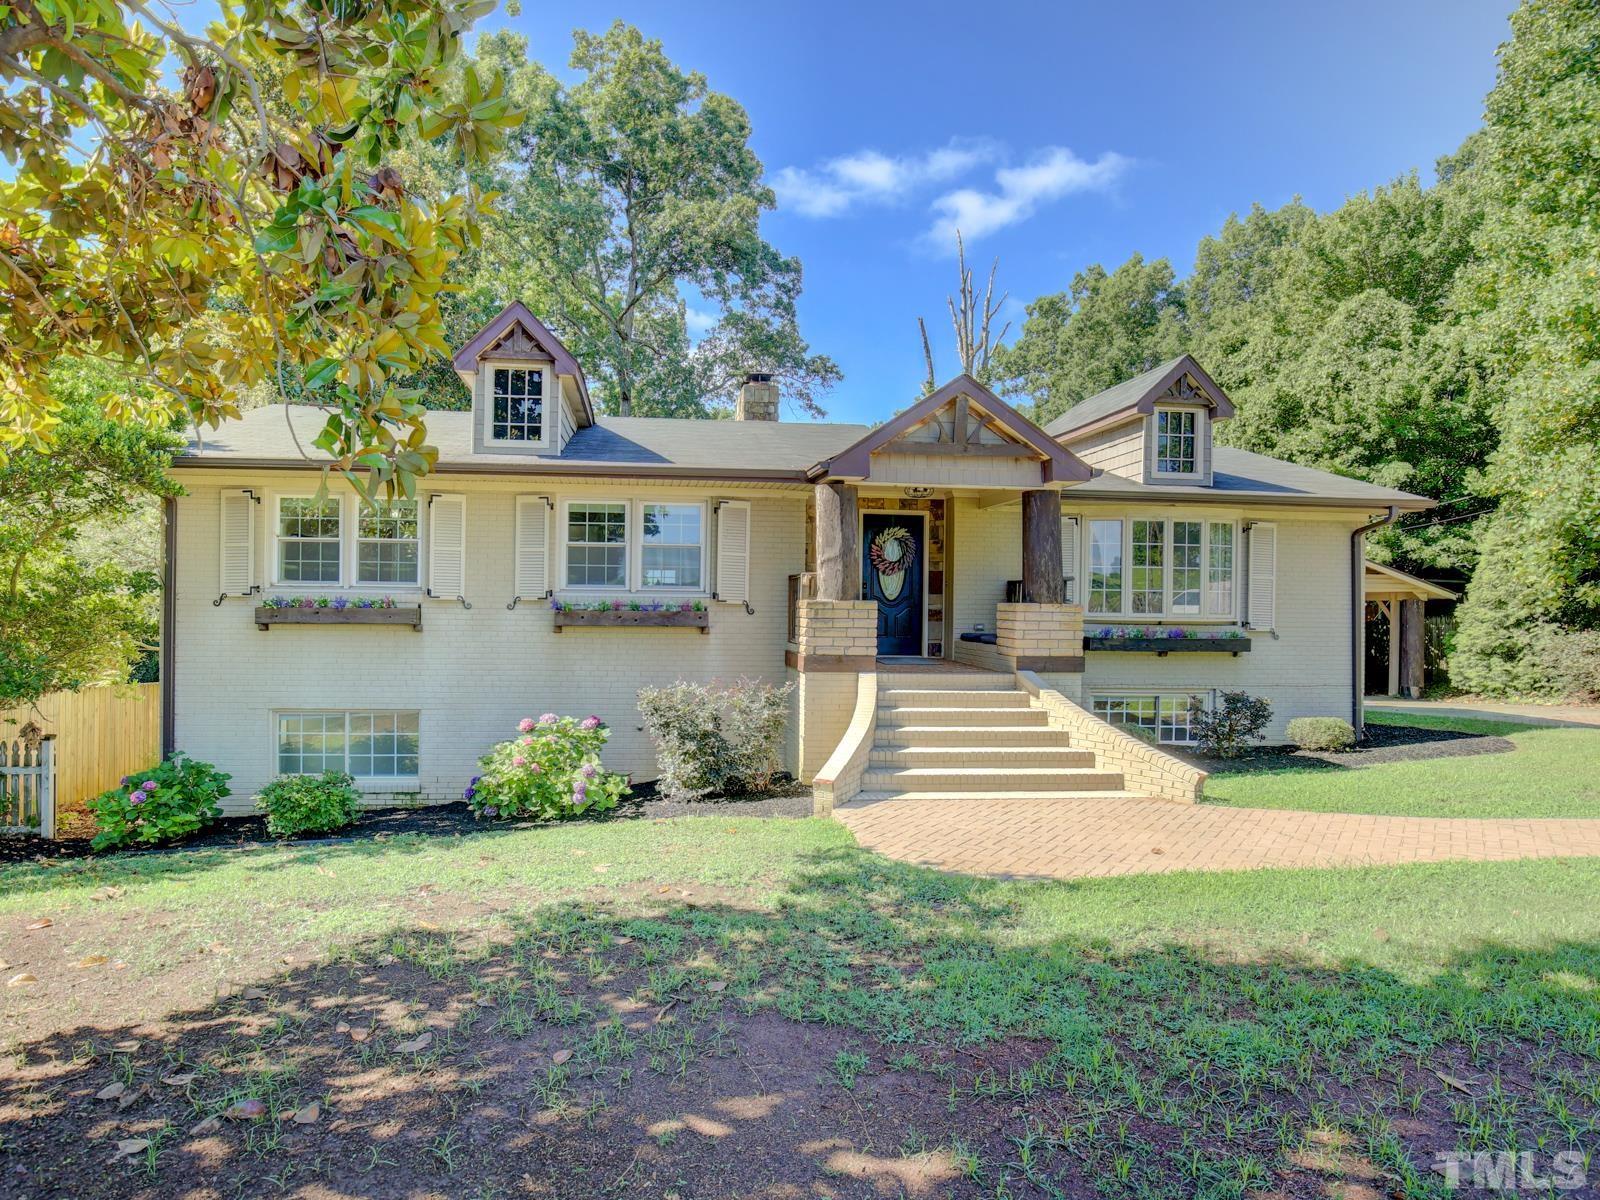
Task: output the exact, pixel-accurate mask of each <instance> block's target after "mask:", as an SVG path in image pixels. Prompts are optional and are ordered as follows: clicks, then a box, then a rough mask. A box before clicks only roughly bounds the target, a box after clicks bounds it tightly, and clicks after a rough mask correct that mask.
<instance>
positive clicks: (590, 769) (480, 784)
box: [462, 713, 628, 820]
mask: <svg viewBox="0 0 1600 1200" xmlns="http://www.w3.org/2000/svg"><path fill="white" fill-rule="evenodd" d="M517 730H518V736H517V737H514V738H512V739H510V740H509V741H505V742H501V743H500V744H499V745H498V746H496V747H495V748H494V749H493V750H491V751H489V753H488V754H485V755H484V756H483V757H482V758H481V759H479V760H478V765H479V767H480V768H481V769H482V773H481V774H479V775H477V776H475V777H474V778H473V780H472V782H471V783H470V784H468V785H467V789H466V791H465V792H463V793H462V796H463V798H464V799H465V800H466V802H467V803H468V804H469V805H471V806H472V811H473V812H475V813H476V814H477V815H478V816H480V817H536V818H539V819H541V820H559V819H560V818H562V817H575V816H577V815H578V814H580V813H588V812H604V811H605V810H606V809H610V808H615V807H616V806H617V801H618V800H620V799H621V798H622V797H623V796H625V795H627V793H628V779H627V776H625V775H619V774H617V773H616V772H614V771H607V770H605V769H604V768H602V767H601V765H600V751H601V749H602V748H603V747H604V746H605V744H606V739H608V738H609V737H610V736H611V730H610V729H608V728H607V727H606V724H605V722H604V721H602V720H601V719H600V718H599V717H593V716H591V717H584V718H582V719H579V718H578V717H561V716H557V715H556V714H555V713H545V714H544V715H543V716H542V717H540V718H539V719H538V720H537V721H536V720H534V719H533V718H531V717H524V718H523V719H522V720H521V721H519V722H518V723H517Z"/></svg>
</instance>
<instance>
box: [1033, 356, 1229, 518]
mask: <svg viewBox="0 0 1600 1200" xmlns="http://www.w3.org/2000/svg"><path fill="white" fill-rule="evenodd" d="M1231 416H1233V403H1232V402H1231V401H1230V400H1229V399H1228V397H1227V395H1226V394H1225V393H1224V392H1223V391H1222V389H1221V388H1219V387H1218V386H1217V385H1216V383H1215V382H1214V381H1213V380H1212V378H1211V377H1210V376H1209V375H1207V374H1206V372H1205V371H1204V370H1203V369H1202V368H1201V366H1200V364H1199V363H1197V362H1195V360H1194V359H1193V358H1191V357H1190V356H1189V355H1187V354H1184V355H1180V356H1179V357H1178V358H1175V359H1173V360H1171V361H1170V362H1165V363H1162V364H1161V365H1160V366H1159V367H1156V368H1155V369H1154V370H1151V371H1146V372H1145V373H1144V374H1142V375H1137V376H1135V377H1134V378H1132V379H1128V380H1125V381H1123V382H1122V383H1119V384H1117V385H1116V386H1115V387H1110V388H1107V389H1106V390H1105V391H1103V392H1100V393H1099V394H1097V395H1094V396H1090V397H1089V398H1088V399H1087V400H1084V401H1083V402H1081V403H1079V404H1076V405H1074V406H1073V407H1072V408H1070V409H1068V410H1067V411H1066V412H1064V413H1062V414H1061V416H1059V417H1057V418H1056V419H1055V420H1054V421H1051V422H1050V423H1049V424H1048V425H1046V426H1045V430H1046V432H1048V433H1049V434H1050V435H1051V436H1052V437H1054V438H1055V439H1056V440H1057V441H1059V442H1060V443H1061V444H1062V445H1063V446H1065V447H1066V448H1067V449H1069V450H1071V451H1072V452H1073V453H1074V454H1076V455H1077V456H1078V457H1079V458H1081V459H1082V460H1083V461H1084V462H1086V463H1088V464H1089V465H1090V466H1091V467H1094V468H1095V469H1096V470H1099V471H1105V472H1108V473H1109V474H1112V475H1120V476H1121V477H1122V478H1124V479H1131V480H1134V481H1136V482H1138V483H1150V484H1179V485H1182V484H1188V485H1191V486H1195V487H1210V486H1211V481H1212V469H1211V444H1212V426H1213V425H1214V424H1215V422H1217V421H1222V420H1226V419H1227V418H1229V417H1231Z"/></svg>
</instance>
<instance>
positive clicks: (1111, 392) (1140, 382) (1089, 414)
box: [1044, 354, 1185, 437]
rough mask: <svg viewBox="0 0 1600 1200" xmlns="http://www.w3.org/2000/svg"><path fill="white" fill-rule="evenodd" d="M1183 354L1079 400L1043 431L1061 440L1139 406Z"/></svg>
mask: <svg viewBox="0 0 1600 1200" xmlns="http://www.w3.org/2000/svg"><path fill="white" fill-rule="evenodd" d="M1184 357H1185V356H1184V355H1182V354H1180V355H1178V357H1177V358H1169V359H1168V360H1167V361H1166V362H1164V363H1162V364H1161V365H1160V366H1159V367H1152V368H1150V370H1148V371H1146V372H1145V373H1144V374H1142V375H1135V376H1134V377H1133V378H1132V379H1124V380H1123V381H1122V382H1121V383H1117V384H1113V385H1112V386H1111V387H1108V388H1107V389H1106V390H1105V391H1103V392H1096V393H1095V394H1094V395H1092V396H1090V397H1089V398H1088V399H1086V400H1080V401H1078V403H1076V404H1074V405H1073V406H1072V407H1071V408H1069V409H1067V411H1066V412H1064V413H1062V414H1061V415H1060V416H1059V417H1057V418H1056V419H1055V420H1053V421H1051V422H1050V423H1049V424H1048V425H1046V426H1045V427H1044V431H1045V432H1046V433H1048V434H1050V435H1052V436H1054V437H1059V436H1060V435H1061V434H1063V433H1067V432H1069V431H1070V430H1073V429H1081V428H1083V427H1084V426H1085V425H1089V424H1092V423H1094V422H1095V421H1098V420H1099V419H1100V418H1101V417H1109V416H1110V415H1111V414H1112V413H1114V412H1120V411H1122V410H1123V409H1125V408H1130V407H1132V406H1133V405H1135V404H1137V403H1139V401H1140V400H1142V399H1143V398H1144V394H1145V393H1146V392H1148V391H1149V390H1150V389H1151V388H1153V387H1155V385H1156V383H1157V382H1158V381H1159V380H1160V379H1161V377H1162V376H1163V375H1165V374H1166V373H1167V372H1168V371H1170V370H1172V368H1173V367H1175V366H1177V365H1178V363H1180V362H1181V361H1183V359H1184Z"/></svg>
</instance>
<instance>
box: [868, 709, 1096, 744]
mask: <svg viewBox="0 0 1600 1200" xmlns="http://www.w3.org/2000/svg"><path fill="white" fill-rule="evenodd" d="M1002 711H1003V710H1002ZM875 744H876V745H879V746H886V747H887V746H983V747H989V746H1028V747H1037V746H1048V747H1056V748H1065V747H1067V746H1070V745H1072V735H1071V734H1069V733H1068V732H1067V731H1066V730H1065V729H1051V728H1050V727H1049V726H1048V725H1039V724H1034V725H897V726H896V725H887V724H884V723H883V722H879V724H878V737H877V741H876V743H875Z"/></svg>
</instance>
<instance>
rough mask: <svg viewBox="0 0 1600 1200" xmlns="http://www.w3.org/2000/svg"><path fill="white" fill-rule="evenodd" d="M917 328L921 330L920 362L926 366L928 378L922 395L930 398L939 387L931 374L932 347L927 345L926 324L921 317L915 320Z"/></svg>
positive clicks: (936, 378) (923, 386)
mask: <svg viewBox="0 0 1600 1200" xmlns="http://www.w3.org/2000/svg"><path fill="white" fill-rule="evenodd" d="M917 328H918V329H920V330H922V361H923V362H924V363H926V364H927V367H928V378H927V381H926V382H925V383H924V384H923V385H922V394H923V395H924V396H931V395H932V394H933V392H934V389H936V388H937V387H938V386H939V380H938V377H937V376H935V375H934V373H933V347H932V346H931V345H929V344H928V323H927V322H926V321H924V320H923V319H922V318H921V317H918V318H917Z"/></svg>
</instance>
